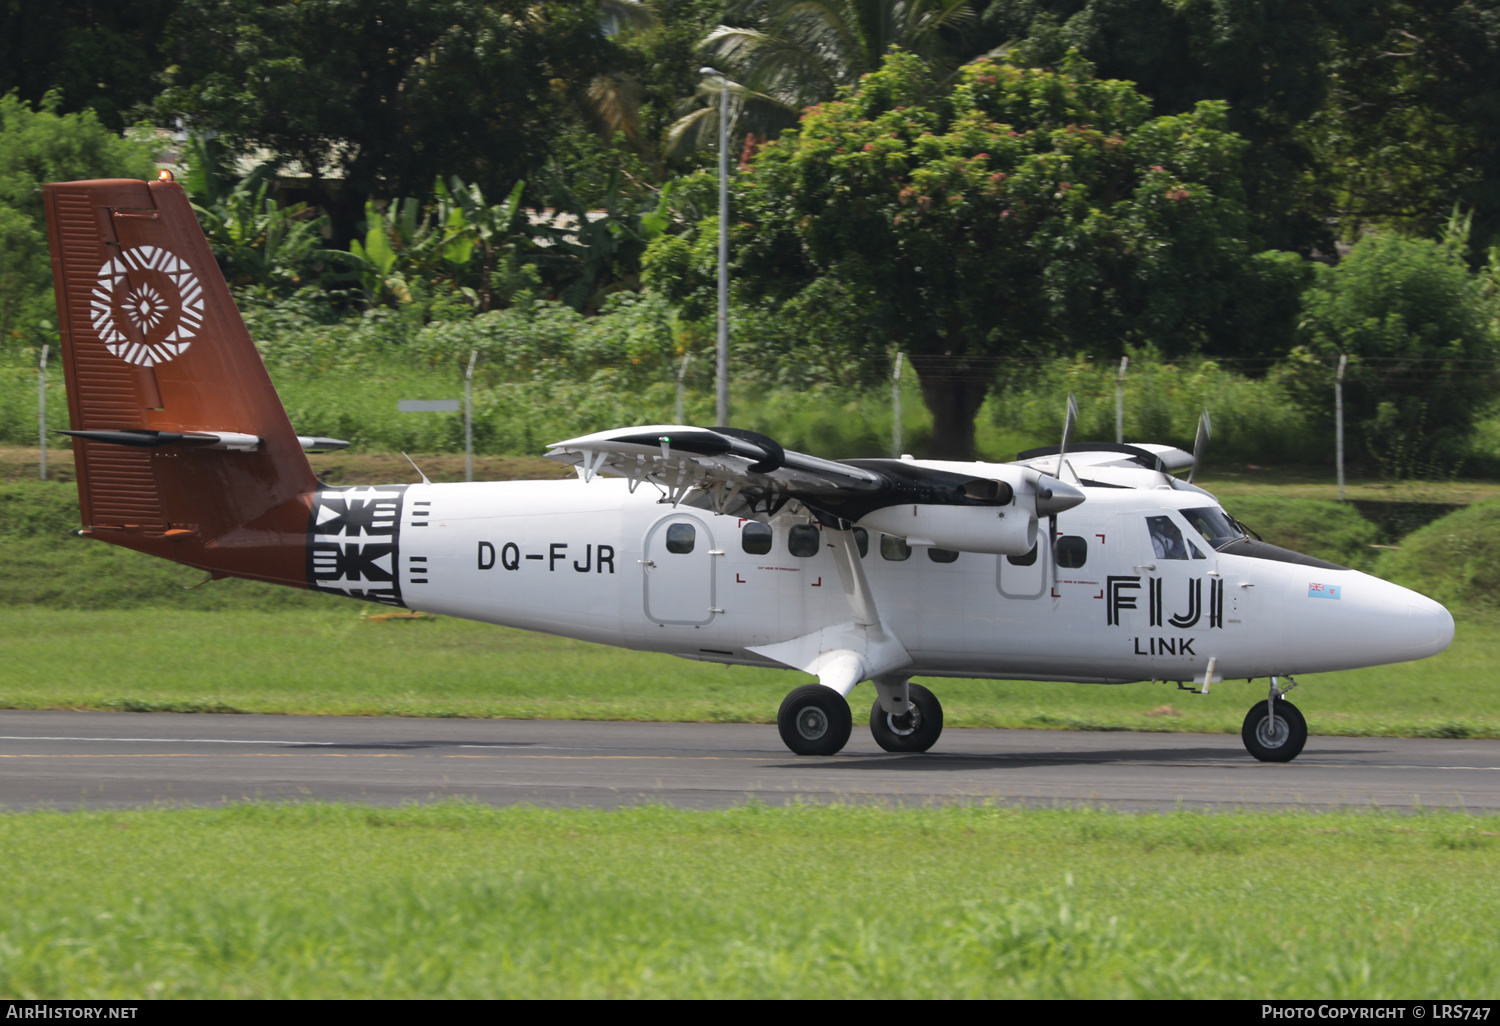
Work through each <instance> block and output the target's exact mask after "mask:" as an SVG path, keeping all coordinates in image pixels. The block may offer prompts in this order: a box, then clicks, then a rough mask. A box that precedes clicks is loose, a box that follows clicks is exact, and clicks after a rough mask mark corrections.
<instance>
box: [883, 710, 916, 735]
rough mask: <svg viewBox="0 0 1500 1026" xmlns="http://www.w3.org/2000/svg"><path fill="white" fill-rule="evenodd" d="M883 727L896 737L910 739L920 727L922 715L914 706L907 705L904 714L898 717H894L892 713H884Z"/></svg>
mask: <svg viewBox="0 0 1500 1026" xmlns="http://www.w3.org/2000/svg"><path fill="white" fill-rule="evenodd" d="M885 725H886V726H887V727H888V728H889V729H890V732H891V733H892V734H895V735H896V736H897V737H910V736H911V735H913V734H915V733H916V732H917V728H918V727H920V726H921V725H922V713H921V712H920V711H919V710H918V709H917V707H916V706H914V705H907V707H906V712H904V713H902V714H901V715H900V716H896V715H894V714H893V713H886V714H885Z"/></svg>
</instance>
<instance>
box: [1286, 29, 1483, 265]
mask: <svg viewBox="0 0 1500 1026" xmlns="http://www.w3.org/2000/svg"><path fill="white" fill-rule="evenodd" d="M1369 6H1370V9H1369V11H1368V14H1367V16H1366V18H1365V19H1364V20H1363V22H1362V24H1361V26H1360V27H1359V30H1358V31H1351V32H1349V33H1347V34H1346V35H1345V36H1344V37H1343V38H1342V39H1341V40H1340V45H1339V48H1338V50H1337V53H1336V54H1335V58H1336V59H1335V60H1333V61H1332V62H1331V69H1332V71H1333V76H1334V78H1333V80H1334V82H1335V84H1336V88H1335V89H1334V92H1333V95H1332V96H1331V98H1330V101H1329V104H1328V107H1327V110H1326V112H1325V113H1324V115H1323V116H1322V117H1321V118H1320V119H1319V121H1318V123H1317V125H1316V136H1315V137H1316V139H1317V142H1318V144H1319V145H1320V146H1321V147H1322V148H1323V150H1324V151H1325V152H1326V154H1327V157H1328V162H1329V168H1330V175H1329V178H1330V184H1331V185H1332V188H1333V190H1334V194H1335V196H1336V198H1337V204H1336V209H1337V210H1338V211H1339V213H1340V215H1341V218H1342V220H1343V221H1344V223H1345V224H1346V225H1347V227H1346V233H1347V234H1348V235H1350V236H1351V237H1352V236H1353V235H1354V234H1355V233H1356V232H1357V230H1358V229H1360V228H1362V227H1364V226H1366V225H1376V226H1384V227H1393V228H1396V229H1398V230H1400V231H1403V232H1406V233H1415V234H1421V235H1429V236H1435V235H1436V234H1437V233H1438V232H1439V231H1440V230H1441V228H1442V226H1443V223H1444V221H1445V220H1446V219H1447V217H1448V215H1449V213H1450V211H1452V209H1453V206H1454V204H1455V203H1456V204H1458V205H1459V206H1461V207H1462V208H1463V209H1464V210H1466V211H1470V212H1472V214H1473V231H1472V234H1471V237H1470V242H1471V244H1472V246H1473V249H1472V250H1471V252H1470V253H1469V256H1470V259H1471V260H1477V259H1480V258H1481V254H1482V253H1483V251H1484V250H1485V249H1486V248H1487V247H1489V246H1491V245H1493V244H1495V243H1496V242H1500V146H1497V145H1496V143H1495V140H1496V139H1497V138H1500V0H1422V2H1416V0H1375V2H1374V3H1372V4H1370V5H1369Z"/></svg>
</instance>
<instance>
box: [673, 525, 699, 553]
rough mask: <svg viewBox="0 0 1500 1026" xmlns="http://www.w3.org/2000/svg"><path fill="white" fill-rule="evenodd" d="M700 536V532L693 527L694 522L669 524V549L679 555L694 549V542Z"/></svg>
mask: <svg viewBox="0 0 1500 1026" xmlns="http://www.w3.org/2000/svg"><path fill="white" fill-rule="evenodd" d="M697 537H698V532H697V531H696V530H694V529H693V525H692V524H669V525H668V526H667V551H668V552H675V553H677V554H678V555H679V556H680V555H682V554H683V553H686V552H692V551H693V542H694V540H695V539H696V538H697Z"/></svg>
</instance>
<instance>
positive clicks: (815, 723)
mask: <svg viewBox="0 0 1500 1026" xmlns="http://www.w3.org/2000/svg"><path fill="white" fill-rule="evenodd" d="M797 733H798V734H800V735H801V736H802V737H804V738H806V739H807V740H808V741H816V740H818V738H820V737H822V736H823V735H824V734H826V733H828V714H827V713H825V712H824V711H823V710H822V709H819V708H818V707H817V706H808V707H807V708H806V709H803V710H802V711H801V712H799V713H798V714H797Z"/></svg>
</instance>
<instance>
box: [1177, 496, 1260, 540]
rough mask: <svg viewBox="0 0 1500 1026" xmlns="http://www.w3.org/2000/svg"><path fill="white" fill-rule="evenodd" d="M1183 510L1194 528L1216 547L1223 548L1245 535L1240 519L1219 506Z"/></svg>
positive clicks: (1183, 513)
mask: <svg viewBox="0 0 1500 1026" xmlns="http://www.w3.org/2000/svg"><path fill="white" fill-rule="evenodd" d="M1181 512H1182V515H1183V516H1184V517H1186V518H1187V522H1188V524H1189V525H1191V526H1192V528H1193V530H1195V531H1197V532H1198V533H1199V534H1201V535H1203V537H1204V539H1205V540H1207V542H1208V543H1209V544H1210V545H1212V546H1213V547H1214V548H1215V549H1222V548H1223V547H1224V546H1225V545H1228V544H1229V543H1230V542H1232V541H1234V540H1236V539H1238V538H1243V537H1245V531H1244V529H1243V528H1241V527H1240V524H1239V521H1237V520H1235V519H1234V517H1232V516H1230V515H1229V514H1228V513H1225V512H1224V511H1223V510H1222V509H1220V508H1219V507H1217V506H1203V507H1201V508H1199V509H1185V510H1182V511H1181Z"/></svg>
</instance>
